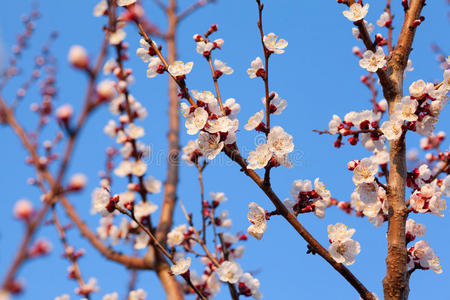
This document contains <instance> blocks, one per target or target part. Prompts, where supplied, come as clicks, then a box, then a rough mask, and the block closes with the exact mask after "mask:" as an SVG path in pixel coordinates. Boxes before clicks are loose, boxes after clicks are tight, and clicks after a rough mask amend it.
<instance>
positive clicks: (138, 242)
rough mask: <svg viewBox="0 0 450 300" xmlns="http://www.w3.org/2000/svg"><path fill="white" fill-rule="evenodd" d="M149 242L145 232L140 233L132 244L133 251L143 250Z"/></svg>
mask: <svg viewBox="0 0 450 300" xmlns="http://www.w3.org/2000/svg"><path fill="white" fill-rule="evenodd" d="M149 242H150V237H149V236H148V234H147V233H146V232H145V231H141V232H140V233H139V234H138V235H137V236H136V239H135V242H134V249H138V250H140V249H144V248H145V247H147V245H148V243H149Z"/></svg>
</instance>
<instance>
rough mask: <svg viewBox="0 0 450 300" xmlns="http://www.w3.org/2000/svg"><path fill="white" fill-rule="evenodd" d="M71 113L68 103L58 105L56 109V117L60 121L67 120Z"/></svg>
mask: <svg viewBox="0 0 450 300" xmlns="http://www.w3.org/2000/svg"><path fill="white" fill-rule="evenodd" d="M72 115H73V108H72V105H70V104H64V105H63V106H60V107H59V108H58V110H57V111H56V117H57V118H58V120H61V121H68V120H69V119H70V118H71V117H72Z"/></svg>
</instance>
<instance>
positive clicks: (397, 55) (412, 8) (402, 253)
mask: <svg viewBox="0 0 450 300" xmlns="http://www.w3.org/2000/svg"><path fill="white" fill-rule="evenodd" d="M424 4H425V0H411V1H410V3H409V9H408V10H406V12H405V19H404V21H403V26H402V29H401V32H400V35H399V39H398V41H397V45H396V47H395V49H394V50H393V51H392V52H391V54H390V56H389V59H388V64H387V72H388V74H390V75H389V79H390V80H391V82H392V87H389V88H385V87H384V86H383V87H384V89H383V93H384V95H385V97H386V100H387V101H388V103H389V118H390V119H391V118H392V115H393V110H394V105H395V103H397V102H399V101H400V100H401V99H402V97H403V73H404V70H405V67H406V65H407V62H408V57H409V54H410V52H411V49H412V48H411V46H412V42H413V39H414V34H415V31H416V26H413V22H414V21H415V20H417V19H419V17H420V12H421V10H422V8H423V6H424ZM405 148H406V147H405V136H404V135H402V136H401V137H400V138H399V139H398V140H393V141H390V142H389V182H388V191H387V198H388V202H389V220H388V222H389V225H388V234H387V239H388V253H387V257H386V277H385V278H384V280H383V290H384V298H385V299H388V300H394V299H395V300H404V299H408V294H409V276H408V270H407V267H406V263H407V249H406V239H405V224H406V219H407V217H408V210H407V207H406V205H405V187H406V173H407V170H406V157H405Z"/></svg>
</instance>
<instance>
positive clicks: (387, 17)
mask: <svg viewBox="0 0 450 300" xmlns="http://www.w3.org/2000/svg"><path fill="white" fill-rule="evenodd" d="M390 20H391V16H390V15H389V13H388V12H386V11H385V12H383V13H382V14H381V16H380V18H379V19H378V20H377V25H378V26H380V27H385V26H386V23H388V22H389V21H390Z"/></svg>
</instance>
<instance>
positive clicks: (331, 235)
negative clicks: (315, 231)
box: [327, 223, 355, 243]
mask: <svg viewBox="0 0 450 300" xmlns="http://www.w3.org/2000/svg"><path fill="white" fill-rule="evenodd" d="M327 229H328V239H329V240H330V241H331V242H332V243H333V242H336V241H344V240H348V239H350V238H351V237H352V236H353V234H354V233H355V229H353V228H350V229H349V228H348V227H347V226H346V225H345V224H342V223H336V224H335V225H331V224H330V225H328V228H327Z"/></svg>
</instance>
